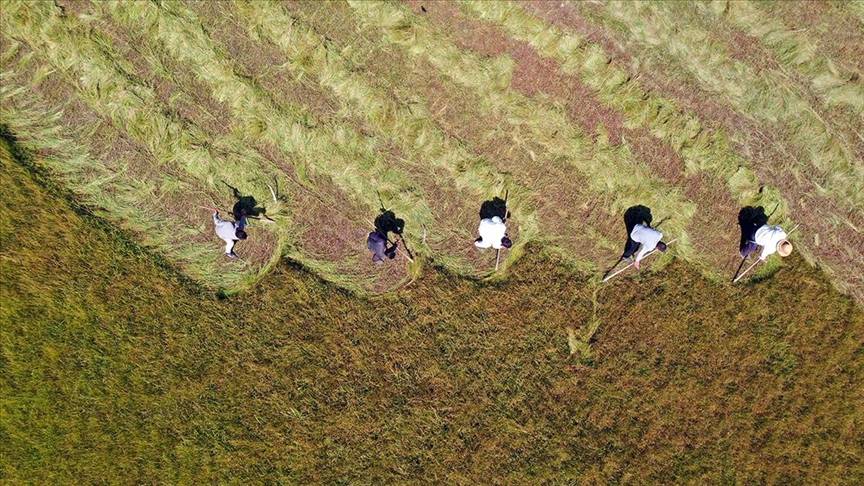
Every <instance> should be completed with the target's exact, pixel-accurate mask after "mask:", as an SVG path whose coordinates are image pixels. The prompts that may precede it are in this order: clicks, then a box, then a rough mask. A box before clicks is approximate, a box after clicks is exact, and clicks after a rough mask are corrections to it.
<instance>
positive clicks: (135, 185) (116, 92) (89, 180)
mask: <svg viewBox="0 0 864 486" xmlns="http://www.w3.org/2000/svg"><path fill="white" fill-rule="evenodd" d="M47 5H48V4H39V5H28V7H32V10H30V11H29V12H28V14H29V15H32V16H34V17H37V18H38V17H39V16H40V14H42V15H45V16H44V17H43V19H44V22H43V23H42V24H41V27H42V28H43V29H47V30H48V32H49V33H50V34H53V35H56V36H58V37H60V38H61V39H64V41H62V42H63V45H64V47H63V49H64V51H61V52H57V51H56V50H52V49H51V48H48V47H43V46H41V45H40V40H39V39H38V38H35V39H34V38H32V37H31V38H29V39H28V37H27V36H21V37H22V38H24V39H25V40H30V41H31V42H32V44H33V45H34V47H35V48H36V49H37V52H38V53H40V54H41V55H44V56H46V57H48V61H49V62H51V63H52V64H54V66H55V67H54V68H52V70H51V71H50V72H49V73H48V74H39V73H40V72H43V73H44V72H45V71H44V70H41V68H38V69H37V71H36V74H35V77H34V78H32V82H34V83H36V82H39V80H40V78H42V79H44V78H45V76H54V77H56V76H58V75H59V74H60V73H63V74H65V75H66V79H67V80H68V81H69V82H70V84H77V87H78V89H79V90H80V92H81V93H82V99H84V101H87V102H88V104H90V105H91V106H93V107H94V109H96V110H99V109H100V107H102V108H104V109H105V111H106V112H109V113H111V115H110V116H111V120H112V121H113V122H114V123H117V124H119V125H120V126H122V127H123V128H125V129H131V130H132V132H133V133H138V134H139V136H141V137H142V138H146V137H145V136H144V135H142V134H144V133H148V134H151V135H152V134H153V132H155V134H156V135H155V136H160V135H162V136H169V135H166V132H168V133H170V134H171V135H176V134H178V133H179V131H175V130H172V128H176V126H172V125H171V123H170V122H166V121H165V120H161V122H164V124H163V125H161V126H159V125H150V126H147V125H146V124H147V123H149V122H153V123H155V124H158V123H160V121H159V120H158V119H157V120H156V121H154V118H157V117H158V115H155V112H153V111H152V105H151V106H148V107H143V106H141V105H137V106H136V103H137V102H140V100H141V98H140V96H141V95H142V92H141V91H135V90H134V89H133V90H127V89H126V86H125V85H124V84H123V83H122V81H121V82H120V84H119V85H118V84H115V83H114V81H115V80H116V79H114V78H112V74H111V73H110V72H109V71H100V70H99V65H100V55H99V54H98V53H96V52H93V51H86V50H83V51H81V50H78V48H77V47H75V46H74V44H76V42H75V39H74V38H73V37H72V36H68V37H64V36H66V35H68V34H67V33H66V32H65V31H64V30H62V29H63V28H62V26H60V25H59V21H58V22H56V23H55V21H57V20H58V19H57V18H56V17H53V16H52V15H51V13H50V12H45V11H40V10H38V8H39V7H45V6H47ZM7 7H8V8H9V9H10V10H11V12H16V10H14V9H15V8H16V7H17V4H15V3H11V2H10V3H8V4H7ZM3 18H4V20H6V21H9V20H11V16H5V15H4V16H3ZM6 25H7V26H8V23H7V24H6ZM16 29H17V26H9V28H8V30H7V32H13V33H14V32H16ZM55 29H56V30H55ZM25 30H26V31H27V32H28V34H34V33H35V32H37V31H36V30H35V29H27V28H25ZM45 37H46V38H47V37H49V36H47V35H46V36H45ZM49 42H50V41H49ZM84 49H86V47H85V48H84ZM53 54H57V57H52V55H53ZM29 57H31V56H28V58H29ZM70 60H72V61H71V63H70ZM75 61H78V62H77V63H76V62H75ZM9 62H11V59H10V60H9ZM67 63H70V64H71V66H70V65H68V64H67ZM78 66H83V67H84V69H87V68H89V69H92V70H91V71H89V72H88V73H87V74H84V72H83V71H79V73H81V74H77V75H72V76H70V75H69V73H68V72H66V71H63V68H64V67H68V68H69V69H74V68H75V67H78ZM11 69H13V67H12V66H11V65H9V64H8V63H7V64H6V65H5V66H4V79H9V78H8V77H9V76H12V75H13V71H11ZM54 70H57V71H56V72H54ZM52 73H53V74H52ZM20 79H21V80H23V79H24V78H20ZM118 79H119V78H118ZM94 85H95V86H94ZM4 88H5V87H4ZM34 91H36V90H34ZM6 94H7V95H10V96H14V94H15V93H9V92H7V93H6ZM136 95H138V96H136ZM22 96H23V97H25V98H29V99H27V100H25V101H24V104H22V103H21V102H20V101H17V100H14V99H12V98H7V101H8V103H4V107H3V108H4V114H3V118H4V119H5V120H4V122H5V123H7V125H8V126H9V127H10V129H12V130H14V133H15V135H16V136H18V137H20V139H21V140H22V141H23V143H24V145H25V146H26V147H28V148H30V149H31V150H39V152H40V153H42V154H45V156H44V160H45V161H46V162H48V163H50V165H51V166H52V169H53V170H55V171H57V172H59V173H61V174H64V177H65V178H67V180H68V181H70V182H73V187H74V188H75V192H77V193H79V194H82V195H83V196H84V197H85V198H86V200H87V201H88V202H90V203H91V204H93V205H94V206H95V207H96V208H104V209H106V210H108V211H109V212H110V215H109V217H110V218H111V219H112V220H116V221H120V222H124V223H125V224H126V226H125V227H127V228H128V229H131V230H133V231H135V233H136V234H139V235H141V236H142V237H143V241H144V242H145V243H146V244H148V245H152V246H155V247H158V248H159V249H160V251H162V252H163V253H164V254H165V255H166V256H169V257H170V258H172V259H175V261H178V262H181V263H184V266H185V267H186V268H187V269H189V270H190V275H193V276H194V277H195V278H196V279H199V280H200V281H202V282H204V283H207V284H209V285H212V286H221V287H225V288H227V289H229V290H236V289H238V288H239V287H245V286H247V285H249V284H251V282H252V281H254V280H255V279H256V278H257V276H260V273H259V272H258V270H261V271H262V272H263V271H266V268H255V269H253V268H249V267H243V266H232V267H231V268H224V265H222V262H221V261H220V260H219V259H218V256H219V254H218V252H215V253H214V252H213V249H212V248H209V247H207V246H200V245H199V246H195V245H194V244H193V243H191V242H189V241H187V240H186V237H187V236H190V235H191V233H190V231H187V230H186V229H184V228H183V227H179V228H177V227H175V226H174V225H171V224H165V221H166V220H167V221H170V220H171V217H170V215H167V214H166V215H163V216H164V217H165V219H164V220H161V219H160V218H154V217H151V216H150V215H148V214H146V213H145V212H144V211H146V209H145V208H146V207H148V203H147V202H148V201H150V203H151V204H152V205H158V201H155V200H153V199H152V197H151V196H150V195H151V194H153V193H154V186H153V185H154V184H159V185H160V186H162V187H166V186H165V182H160V181H166V182H167V181H168V179H165V175H167V174H168V172H167V171H164V170H163V171H162V174H163V176H160V177H159V178H158V179H155V180H126V179H125V178H126V177H127V174H126V170H125V168H124V167H125V166H126V165H127V163H126V162H125V161H123V160H115V159H112V161H111V163H112V165H113V166H114V167H113V168H107V167H106V166H105V165H104V164H103V163H102V162H101V161H98V160H97V159H95V158H94V157H93V156H92V155H90V154H91V152H92V151H91V150H90V149H89V148H88V144H87V143H86V142H83V143H82V140H87V138H88V137H89V134H90V133H92V130H95V129H97V126H88V127H83V126H81V127H74V128H75V129H77V130H78V131H79V134H78V135H75V136H74V141H73V139H71V138H69V137H70V135H68V134H64V132H65V128H63V127H61V126H59V125H57V123H58V122H59V120H60V115H59V113H60V112H57V114H56V115H50V116H46V117H44V118H42V119H41V120H40V119H39V118H40V115H39V114H45V113H46V110H53V109H58V108H59V107H57V106H53V107H52V106H49V105H50V103H48V102H47V101H45V100H41V99H40V97H39V95H38V92H34V93H27V94H26V95H24V94H23V93H19V96H18V98H19V99H20V98H21V97H22ZM127 96H128V98H124V97H127ZM126 100H131V101H132V103H130V104H124V101H126ZM28 110H30V111H31V112H30V113H28ZM32 110H36V111H35V112H34V111H32ZM145 113H147V114H145ZM177 138H180V137H179V136H178V137H177ZM150 142H153V140H150ZM142 143H144V142H142ZM149 146H150V147H152V144H151V145H149ZM45 150H49V151H51V153H46V152H45ZM167 150H170V149H166V151H167ZM184 154H185V155H188V154H189V152H185V153H184ZM162 155H164V156H165V159H163V164H165V165H166V169H167V168H168V166H169V165H170V166H173V165H174V160H166V159H168V158H169V157H171V155H168V154H166V153H163V154H162ZM115 157H116V155H115ZM200 159H201V158H200V157H199V158H198V159H197V160H199V161H200ZM176 160H177V161H178V162H179V161H181V160H182V157H178V158H177V159H176ZM181 184H185V183H183V182H182V181H181ZM194 184H195V183H193V185H194ZM205 186H206V182H205ZM180 187H182V185H181V186H180ZM108 188H110V190H107V189H108ZM211 189H212V187H211ZM213 192H217V191H213ZM163 208H164V206H163ZM161 209H162V208H160V209H157V210H156V211H161ZM175 209H176V208H175ZM265 231H266V230H265ZM276 257H278V251H277V252H276V253H274V256H273V258H271V260H270V261H271V264H272V262H273V261H274V259H275V258H276ZM265 267H267V265H265Z"/></svg>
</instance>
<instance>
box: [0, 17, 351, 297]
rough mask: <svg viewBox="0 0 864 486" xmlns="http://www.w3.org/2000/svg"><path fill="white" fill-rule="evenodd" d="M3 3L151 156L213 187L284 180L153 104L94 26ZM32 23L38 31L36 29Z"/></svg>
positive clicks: (211, 278) (286, 226)
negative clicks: (88, 28)
mask: <svg viewBox="0 0 864 486" xmlns="http://www.w3.org/2000/svg"><path fill="white" fill-rule="evenodd" d="M7 5H8V6H9V7H10V10H11V11H12V12H13V13H15V14H19V13H20V14H21V15H11V16H4V19H3V20H5V21H6V23H7V24H11V20H12V18H13V17H14V18H19V17H20V18H21V19H22V20H23V23H22V24H21V25H19V24H12V25H10V26H9V31H10V32H13V33H19V32H20V37H21V38H23V39H25V40H27V41H28V42H29V43H30V44H31V45H34V46H35V47H37V51H38V52H39V53H40V55H43V56H45V57H46V58H47V59H48V61H49V62H51V63H52V64H53V65H54V66H56V67H57V68H58V69H59V70H60V71H61V72H67V71H66V70H68V71H69V72H71V73H74V74H71V75H69V76H68V80H69V81H70V82H71V83H72V84H74V85H75V86H76V88H77V89H78V91H79V93H81V96H82V99H84V100H85V101H86V102H87V103H88V104H90V105H91V106H92V107H93V109H94V110H96V111H97V112H101V113H105V114H106V116H108V117H110V119H112V120H113V121H114V123H115V124H116V125H117V126H119V127H121V128H122V129H124V130H127V131H128V132H129V133H130V134H131V135H132V136H133V137H134V138H135V139H137V140H139V141H140V143H142V144H144V145H145V146H146V147H147V148H148V150H149V151H150V152H151V153H152V154H153V156H154V157H155V159H156V160H157V161H158V162H157V163H158V164H170V165H172V166H173V165H175V164H176V165H178V166H179V167H182V168H183V169H184V170H186V171H187V172H188V173H189V174H190V175H192V176H194V177H195V178H197V179H199V180H201V181H204V182H205V183H206V184H207V185H209V186H210V187H211V189H213V190H214V192H217V193H218V192H220V191H222V188H218V187H217V184H216V181H218V180H220V179H228V180H232V181H233V182H234V183H235V184H236V185H238V186H241V187H243V188H244V190H246V191H249V192H252V193H255V194H259V195H263V194H268V193H269V191H270V188H269V187H270V186H269V183H270V181H272V180H274V178H275V179H276V180H284V177H283V175H282V174H281V172H279V171H276V170H274V169H273V168H272V166H271V164H270V163H268V162H266V161H263V160H262V158H261V157H260V155H258V154H257V153H255V152H253V151H249V150H247V149H245V146H244V145H242V144H241V145H234V146H226V145H225V142H226V140H219V139H211V138H209V136H207V135H206V134H204V133H203V132H201V131H200V130H199V129H198V128H197V127H195V126H194V125H190V124H188V123H181V122H180V121H178V120H175V119H173V118H171V117H169V116H167V115H166V114H165V113H164V112H162V111H161V110H160V103H159V102H158V100H157V99H156V97H155V95H154V93H153V92H152V90H151V89H149V88H148V87H146V86H143V85H141V84H137V83H136V82H135V79H134V76H131V75H129V74H128V73H125V72H123V71H121V70H119V65H118V64H117V63H116V62H114V58H115V56H114V55H113V54H112V52H111V46H110V42H108V41H107V40H105V39H99V40H98V42H96V41H94V39H98V33H95V32H90V33H89V35H85V34H83V33H82V27H81V26H80V25H78V24H77V19H76V18H75V17H70V16H66V17H62V18H61V17H60V16H59V15H58V14H57V12H56V10H55V9H54V7H53V6H51V5H50V4H47V3H41V4H32V5H31V4H28V5H27V8H26V11H25V10H19V8H20V7H21V4H20V3H13V2H10V3H9V4H7ZM29 22H39V25H40V28H39V29H37V28H34V27H33V26H32V24H30V23H29ZM40 29H42V31H45V33H44V34H42V35H39V32H40ZM228 141H229V142H230V140H228ZM269 209H271V214H272V213H273V212H278V210H279V207H278V205H270V207H269ZM279 219H280V221H281V223H280V224H279V226H280V230H279V231H278V233H277V236H278V238H279V241H280V243H279V247H283V243H282V241H283V240H282V238H284V237H285V235H289V234H293V231H291V230H290V223H289V221H288V219H287V218H286V217H284V215H282V217H280V218H279ZM279 247H277V248H276V249H275V251H274V254H273V255H272V258H271V259H270V263H269V264H267V265H266V266H265V267H264V268H262V269H261V270H262V272H266V271H267V270H268V269H269V268H270V267H271V266H272V265H273V264H274V262H275V261H276V260H277V259H278V258H279V256H280V254H279ZM284 248H285V249H286V251H287V254H288V256H290V257H291V258H293V259H295V260H297V261H298V262H300V263H302V264H303V265H305V266H307V267H309V268H310V269H312V270H313V271H316V272H320V274H321V275H322V276H324V277H325V278H328V279H330V280H332V281H334V282H336V283H339V284H340V285H343V286H346V287H348V288H352V289H354V290H357V289H358V287H357V285H356V284H355V283H354V282H351V281H349V280H347V279H345V278H341V276H340V275H338V274H337V273H335V272H334V271H333V269H332V267H331V266H329V265H328V264H327V263H326V262H320V261H316V260H313V259H310V258H308V257H305V256H304V255H303V254H300V253H298V252H297V251H295V249H294V247H293V246H292V245H285V246H284ZM198 256H200V255H198ZM191 257H194V256H191ZM232 275H233V274H232V273H231V272H230V271H229V272H225V271H224V269H221V270H217V269H216V268H213V269H211V270H210V271H209V272H208V274H199V275H197V277H199V278H202V280H203V281H205V282H223V283H224V282H227V280H226V279H228V280H230V279H232V278H233V277H232ZM247 283H248V281H247ZM225 285H226V286H227V287H229V289H231V290H232V291H233V290H237V289H236V288H233V285H232V284H231V283H230V282H229V283H226V284H225Z"/></svg>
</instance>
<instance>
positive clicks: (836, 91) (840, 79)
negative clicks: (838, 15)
mask: <svg viewBox="0 0 864 486" xmlns="http://www.w3.org/2000/svg"><path fill="white" fill-rule="evenodd" d="M760 3H761V2H749V1H736V2H730V1H728V0H712V1H711V2H709V3H702V2H694V3H692V5H693V6H695V7H696V8H697V9H698V10H699V11H700V12H703V13H704V14H706V15H708V16H710V17H711V18H713V19H720V20H727V21H729V22H730V23H732V25H734V26H736V27H738V28H740V29H743V30H744V31H745V32H747V33H748V34H749V35H751V36H753V37H754V38H756V39H759V41H760V42H761V43H763V44H764V45H765V46H767V47H768V48H769V49H771V50H772V51H773V52H774V54H775V57H776V59H777V60H778V61H779V62H780V64H781V65H783V66H785V67H787V68H790V69H793V70H795V71H797V72H798V73H800V74H802V75H803V76H805V77H806V78H807V80H808V81H809V83H810V85H811V86H812V88H813V90H814V91H815V92H816V93H817V94H818V95H819V96H820V97H821V98H822V100H823V101H824V102H825V103H826V104H827V105H828V106H838V105H839V106H848V107H850V108H852V109H853V110H854V111H855V112H856V113H857V114H858V115H859V116H860V115H861V114H862V112H864V80H862V79H861V78H860V77H859V76H858V75H857V74H856V73H854V72H849V71H847V70H844V69H842V68H840V67H838V66H837V64H836V63H835V62H834V61H833V60H832V59H829V58H827V57H825V56H824V55H822V54H821V53H820V52H819V47H818V45H817V44H816V42H815V41H813V40H811V39H810V38H809V37H808V35H807V33H806V31H803V30H801V29H795V30H793V29H789V28H787V27H786V26H785V25H784V24H783V22H782V21H780V20H778V19H775V18H772V17H770V16H769V15H767V14H766V13H765V12H763V11H762V7H761V6H760Z"/></svg>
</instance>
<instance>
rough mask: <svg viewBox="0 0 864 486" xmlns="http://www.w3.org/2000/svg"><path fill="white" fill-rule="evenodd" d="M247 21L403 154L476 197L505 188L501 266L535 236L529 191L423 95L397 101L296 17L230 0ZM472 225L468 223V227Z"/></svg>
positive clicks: (297, 70)
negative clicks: (508, 231)
mask: <svg viewBox="0 0 864 486" xmlns="http://www.w3.org/2000/svg"><path fill="white" fill-rule="evenodd" d="M234 6H235V7H236V9H237V10H238V11H239V12H240V13H241V14H242V16H243V17H244V18H245V19H246V20H247V22H248V24H247V28H248V29H249V31H250V34H252V33H254V32H260V33H263V34H264V36H265V37H266V38H267V39H269V40H270V42H272V43H274V44H276V45H277V46H278V47H279V48H280V49H281V50H282V51H283V52H284V53H285V55H286V56H287V57H288V59H290V61H291V62H290V63H287V64H286V67H287V68H288V69H290V70H291V71H292V72H294V74H295V77H300V76H304V75H307V76H312V77H314V78H316V79H317V80H318V82H319V83H320V84H321V85H323V86H325V87H327V88H329V89H330V90H331V91H332V92H333V93H334V94H335V96H336V98H337V99H338V100H339V101H340V102H341V103H342V104H343V106H346V107H347V108H349V109H351V110H352V111H353V112H354V113H356V114H357V115H358V116H360V117H363V118H365V119H366V120H367V121H368V122H369V123H370V125H371V126H373V127H374V128H375V129H376V130H377V131H378V132H379V133H380V134H381V135H383V136H385V137H389V138H390V139H391V140H392V141H393V142H395V143H396V144H398V145H399V147H400V148H401V150H403V152H404V153H405V154H406V155H407V156H408V157H411V158H413V159H415V160H418V161H421V160H422V161H424V162H431V163H433V164H434V165H436V166H438V167H442V168H444V169H445V170H447V171H448V173H449V174H450V175H451V177H452V178H453V179H454V180H455V181H456V184H457V186H458V187H467V188H469V189H470V190H471V191H473V192H474V193H475V195H476V196H477V200H478V201H480V200H482V199H481V198H484V197H488V195H489V194H502V193H504V192H505V188H506V190H507V191H509V199H508V209H509V210H510V211H511V212H512V215H513V216H512V217H513V220H514V221H515V222H516V224H518V225H519V238H518V239H517V240H516V243H515V244H514V247H513V248H511V250H510V251H509V252H507V257H506V259H505V260H503V261H502V266H501V271H503V270H504V269H506V267H508V266H509V265H510V264H511V263H512V262H514V261H515V260H516V259H517V258H518V257H519V256H520V255H521V254H522V251H523V249H524V247H525V245H526V244H527V243H529V242H531V241H533V239H534V238H536V237H537V236H538V233H539V231H538V221H537V215H536V214H535V213H534V211H533V210H532V209H531V208H530V207H529V206H528V204H529V203H528V200H529V199H530V197H531V195H530V191H529V190H528V189H527V188H524V187H520V186H518V185H516V184H515V183H514V182H512V181H508V180H507V179H506V178H505V177H504V176H502V175H501V174H500V173H498V172H496V171H495V169H494V168H492V167H491V166H490V165H489V164H488V163H487V162H486V161H485V160H482V159H480V158H478V157H477V156H475V155H473V154H471V153H469V152H468V151H467V150H466V149H465V148H464V147H463V146H461V145H460V144H459V142H458V141H455V140H453V139H451V138H450V137H449V136H448V135H447V134H445V133H444V132H443V131H442V130H441V129H440V128H439V127H438V126H437V125H436V124H435V122H434V121H433V120H432V118H431V116H430V113H429V108H428V106H427V104H426V102H425V100H421V99H417V98H415V99H413V100H412V103H411V105H410V107H409V106H407V105H404V104H400V103H397V102H396V101H394V99H393V98H392V97H391V96H389V95H388V93H386V92H385V91H384V90H382V89H379V88H377V87H375V86H373V85H371V84H370V83H369V82H368V81H367V80H366V79H364V77H363V76H361V75H358V74H355V73H354V72H352V71H351V67H350V65H349V63H348V62H347V60H346V59H344V58H343V57H342V55H341V53H340V52H338V50H337V49H335V48H333V47H332V45H330V44H329V43H328V41H327V40H326V39H325V38H324V37H323V36H321V35H320V34H318V33H317V32H316V31H315V30H314V29H313V28H312V27H310V26H309V25H306V24H304V23H303V22H302V21H301V20H300V19H297V18H296V17H292V16H291V15H289V14H288V13H286V12H285V10H284V9H283V8H281V6H280V5H278V4H275V3H272V2H257V3H254V4H250V3H247V2H234ZM471 230H473V228H471Z"/></svg>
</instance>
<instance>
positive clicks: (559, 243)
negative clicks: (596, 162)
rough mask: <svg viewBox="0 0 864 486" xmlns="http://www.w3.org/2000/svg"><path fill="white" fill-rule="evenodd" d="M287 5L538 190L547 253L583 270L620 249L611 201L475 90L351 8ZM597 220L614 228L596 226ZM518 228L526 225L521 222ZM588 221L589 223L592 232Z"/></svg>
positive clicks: (356, 64) (515, 179)
mask: <svg viewBox="0 0 864 486" xmlns="http://www.w3.org/2000/svg"><path fill="white" fill-rule="evenodd" d="M285 5H286V8H288V9H289V10H290V12H291V14H290V15H291V16H292V17H296V18H297V19H299V21H302V22H304V23H306V24H307V25H311V26H312V27H313V28H314V29H315V30H316V32H318V33H319V35H321V36H324V37H325V38H326V39H327V40H328V42H329V43H332V44H333V46H334V48H335V49H337V50H338V51H339V52H341V53H343V58H345V59H346V62H349V63H350V65H351V66H353V70H354V71H357V72H362V73H364V74H365V76H364V79H365V80H366V81H367V82H368V83H369V84H370V85H371V86H373V87H374V88H375V89H378V90H380V91H382V92H387V93H391V95H390V96H391V97H393V98H395V99H398V100H402V102H403V103H405V104H407V105H408V106H410V107H411V108H410V109H411V111H412V112H417V111H418V109H422V110H423V112H421V113H424V112H427V111H428V115H426V114H425V113H424V114H423V116H428V117H429V119H430V121H431V122H432V123H434V124H435V125H436V126H437V127H438V130H440V131H441V133H443V134H446V136H447V137H448V138H449V139H451V140H454V141H456V142H458V143H459V144H460V145H462V146H464V149H465V150H466V151H468V152H469V153H470V154H472V156H473V157H476V158H477V159H478V160H483V161H485V163H486V164H490V166H492V167H494V168H495V169H496V170H498V171H500V172H501V174H502V177H503V178H504V179H505V180H507V181H509V182H508V183H507V184H508V185H510V184H518V185H521V186H522V187H526V188H531V193H530V199H529V201H528V202H529V204H531V205H532V206H533V207H534V208H536V209H535V210H534V211H536V214H537V216H538V217H539V220H540V222H541V223H542V232H543V233H542V235H540V236H539V237H540V239H541V240H542V241H543V243H544V245H543V248H545V249H547V250H552V252H553V253H555V254H556V256H558V257H560V258H561V259H562V260H564V261H566V262H568V264H570V265H572V266H573V267H575V268H578V269H582V270H596V269H597V267H598V266H601V265H602V264H603V263H601V262H605V261H606V260H607V259H609V258H610V255H613V254H614V253H616V252H617V251H620V248H619V244H620V238H623V229H622V228H623V225H620V224H619V218H620V215H612V214H611V213H609V212H607V211H605V205H606V204H605V203H606V202H607V199H608V198H609V197H608V195H598V194H596V193H594V192H592V191H591V190H590V189H589V188H588V183H587V181H586V180H585V178H584V177H583V176H582V175H580V174H578V173H576V172H574V171H573V168H572V166H571V165H570V164H568V163H566V161H564V160H563V159H562V158H560V157H559V158H556V157H552V156H549V155H548V154H547V152H546V150H545V149H544V148H543V147H541V146H539V145H538V144H536V143H535V142H534V141H533V140H532V139H531V138H530V137H526V136H524V135H521V134H519V133H518V132H516V131H511V130H509V128H508V126H509V123H508V122H507V121H506V120H505V119H504V117H502V116H500V115H499V114H495V113H490V112H488V111H485V110H481V109H480V108H481V107H482V106H483V104H484V101H483V100H482V99H480V98H478V96H477V93H476V91H475V90H473V89H471V88H465V87H463V86H460V85H458V84H456V83H452V82H449V81H448V80H447V79H446V78H444V77H443V76H436V75H434V74H433V75H430V74H429V73H435V72H436V69H435V68H434V66H432V65H430V64H429V63H428V62H426V61H425V60H422V59H420V60H418V59H411V58H410V57H409V56H408V55H407V54H406V53H404V52H403V51H402V50H401V49H393V48H392V46H391V45H390V44H389V43H388V42H386V41H384V40H383V39H382V38H381V36H380V33H379V32H378V30H377V29H375V28H369V27H363V26H359V25H357V24H356V15H354V13H353V11H352V10H351V9H350V7H348V5H347V4H344V3H334V2H331V3H327V4H321V3H320V2H290V3H287V4H285ZM436 8H437V7H436ZM424 106H425V107H426V108H422V107H424ZM491 195H495V194H490V195H489V196H491ZM499 195H502V196H503V194H500V193H499ZM511 195H512V192H511ZM474 217H475V218H476V213H475V215H474ZM597 221H612V223H611V224H609V225H602V224H592V223H594V222H597ZM514 222H515V224H519V220H518V219H516V218H515V217H514ZM586 222H590V223H588V225H587V226H586ZM619 226H620V227H619ZM601 232H602V233H601ZM579 235H584V236H585V237H584V238H578V236H579ZM520 239H521V236H520Z"/></svg>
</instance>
